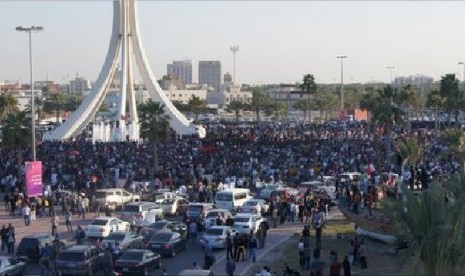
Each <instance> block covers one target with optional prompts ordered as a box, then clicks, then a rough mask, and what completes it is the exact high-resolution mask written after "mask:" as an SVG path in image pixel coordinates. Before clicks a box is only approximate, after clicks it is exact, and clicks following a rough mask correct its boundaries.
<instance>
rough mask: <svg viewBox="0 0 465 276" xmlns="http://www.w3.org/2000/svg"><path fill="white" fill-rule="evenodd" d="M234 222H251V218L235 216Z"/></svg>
mask: <svg viewBox="0 0 465 276" xmlns="http://www.w3.org/2000/svg"><path fill="white" fill-rule="evenodd" d="M234 222H249V218H234Z"/></svg>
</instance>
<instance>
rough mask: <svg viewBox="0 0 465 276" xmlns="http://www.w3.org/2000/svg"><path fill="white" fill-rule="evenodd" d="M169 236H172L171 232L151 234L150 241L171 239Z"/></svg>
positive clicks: (167, 240)
mask: <svg viewBox="0 0 465 276" xmlns="http://www.w3.org/2000/svg"><path fill="white" fill-rule="evenodd" d="M171 236H172V234H171V233H158V234H155V235H153V236H152V238H151V239H150V241H153V242H160V243H165V242H169V241H170V240H171Z"/></svg>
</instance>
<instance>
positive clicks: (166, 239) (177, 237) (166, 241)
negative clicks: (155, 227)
mask: <svg viewBox="0 0 465 276" xmlns="http://www.w3.org/2000/svg"><path fill="white" fill-rule="evenodd" d="M186 248H187V241H186V239H185V238H184V237H182V236H181V234H179V233H177V232H172V231H169V230H163V231H159V232H157V233H155V234H154V235H153V236H152V238H150V240H149V242H148V248H147V249H150V250H152V251H154V252H156V253H159V254H160V255H162V256H169V257H174V256H176V253H177V252H179V251H181V250H185V249H186Z"/></svg>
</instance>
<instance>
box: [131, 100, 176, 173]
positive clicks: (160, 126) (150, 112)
mask: <svg viewBox="0 0 465 276" xmlns="http://www.w3.org/2000/svg"><path fill="white" fill-rule="evenodd" d="M137 110H138V112H139V114H138V115H139V123H140V135H141V137H142V138H144V139H147V140H148V142H149V143H150V144H151V145H152V150H153V151H152V161H153V170H151V171H152V172H153V175H152V176H155V175H156V174H157V173H158V167H159V157H158V146H159V144H160V142H162V141H165V140H166V138H167V137H168V135H169V132H170V127H169V122H170V117H169V115H167V114H165V105H162V104H160V103H158V102H154V101H152V100H151V99H150V100H149V101H148V102H146V103H144V104H141V105H139V107H138V108H137Z"/></svg>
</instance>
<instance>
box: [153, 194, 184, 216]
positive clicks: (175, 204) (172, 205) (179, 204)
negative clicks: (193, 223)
mask: <svg viewBox="0 0 465 276" xmlns="http://www.w3.org/2000/svg"><path fill="white" fill-rule="evenodd" d="M189 204H190V202H189V200H187V199H185V198H182V197H181V198H180V197H178V198H169V199H165V200H163V201H162V202H161V203H160V205H161V208H162V209H163V214H165V215H170V216H174V215H181V214H184V213H185V212H187V208H188V207H189Z"/></svg>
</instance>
